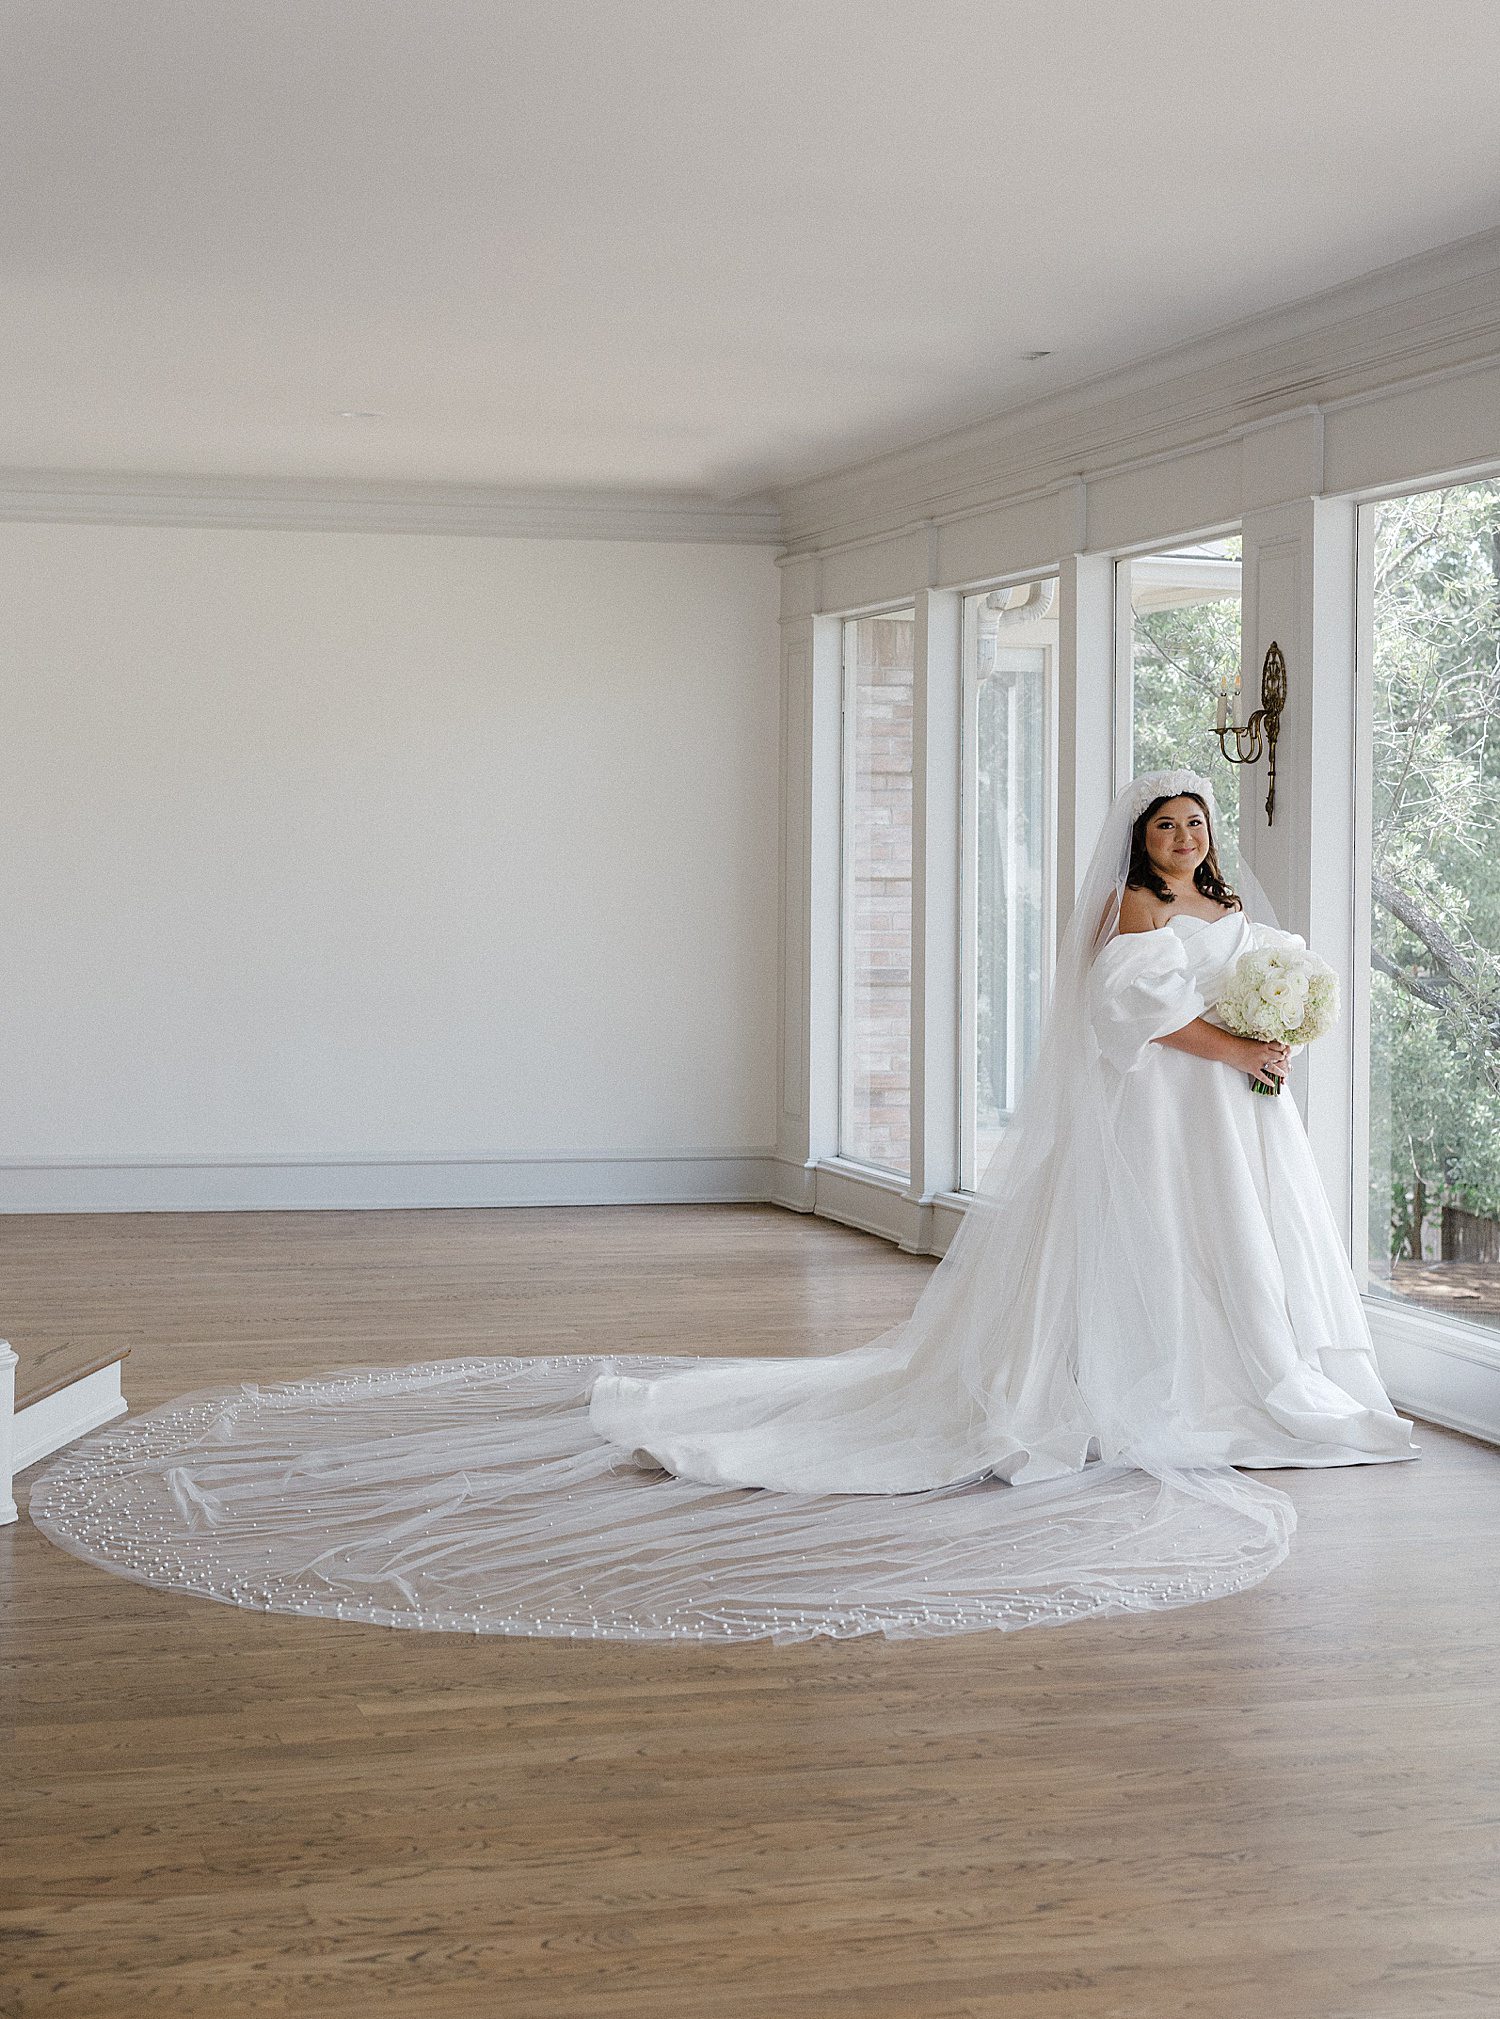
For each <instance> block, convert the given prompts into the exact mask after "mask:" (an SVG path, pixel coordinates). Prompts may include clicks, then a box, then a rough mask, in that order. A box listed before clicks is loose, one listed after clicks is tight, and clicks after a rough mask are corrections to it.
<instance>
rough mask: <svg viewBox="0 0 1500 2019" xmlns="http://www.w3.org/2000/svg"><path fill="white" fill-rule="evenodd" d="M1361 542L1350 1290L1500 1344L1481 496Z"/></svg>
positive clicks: (1498, 1113) (1497, 833)
mask: <svg viewBox="0 0 1500 2019" xmlns="http://www.w3.org/2000/svg"><path fill="white" fill-rule="evenodd" d="M1361 536H1362V539H1363V541H1364V543H1365V556H1366V559H1365V567H1364V570H1363V573H1364V578H1365V581H1366V583H1367V585H1368V586H1367V600H1366V605H1365V610H1364V613H1363V616H1364V621H1363V624H1362V653H1361V659H1362V665H1361V685H1362V688H1363V702H1364V706H1365V707H1366V708H1367V709H1368V711H1369V714H1368V718H1367V726H1368V729H1369V732H1370V736H1371V763H1370V783H1369V796H1368V800H1367V803H1366V804H1365V805H1364V807H1363V808H1362V809H1361V811H1362V815H1363V818H1364V819H1365V821H1366V823H1367V831H1366V836H1365V842H1366V847H1367V850H1368V857H1369V863H1370V964H1371V968H1372V973H1371V977H1370V1004H1369V1015H1370V1028H1369V1146H1370V1163H1369V1250H1368V1253H1369V1281H1370V1288H1371V1290H1373V1291H1375V1292H1377V1293H1379V1294H1383V1295H1386V1296H1389V1297H1393V1298H1397V1299H1400V1300H1402V1301H1404V1302H1406V1303H1408V1304H1414V1305H1418V1306H1422V1307H1425V1308H1426V1309H1429V1310H1432V1311H1440V1312H1443V1313H1444V1314H1445V1315H1449V1316H1452V1317H1456V1318H1464V1319H1468V1320H1470V1321H1472V1322H1475V1323H1477V1324H1480V1325H1484V1326H1488V1327H1490V1328H1493V1329H1496V1330H1500V482H1496V481H1491V482H1488V483H1476V484H1461V485H1457V486H1454V487H1451V488H1448V489H1445V490H1440V491H1427V492H1423V493H1422V494H1421V495H1419V496H1414V497H1405V498H1396V499H1391V500H1388V501H1387V502H1385V503H1383V504H1379V505H1373V506H1368V507H1366V509H1365V511H1364V513H1363V514H1362V518H1361Z"/></svg>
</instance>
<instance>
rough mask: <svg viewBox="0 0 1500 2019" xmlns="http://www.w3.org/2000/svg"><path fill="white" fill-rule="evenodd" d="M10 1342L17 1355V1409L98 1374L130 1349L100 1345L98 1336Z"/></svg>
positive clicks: (122, 1357) (43, 1400)
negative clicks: (30, 1343) (40, 1343)
mask: <svg viewBox="0 0 1500 2019" xmlns="http://www.w3.org/2000/svg"><path fill="white" fill-rule="evenodd" d="M10 1343H11V1345H12V1347H13V1348H14V1350H15V1353H16V1356H17V1364H16V1407H17V1409H26V1408H29V1407H30V1405H31V1404H32V1403H33V1402H45V1400H46V1399H47V1397H48V1396H49V1395H55V1394H56V1393H57V1391H58V1390H59V1389H60V1388H67V1387H68V1386H70V1384H71V1383H72V1382H74V1381H82V1380H83V1379H84V1377H85V1376H86V1375H89V1374H97V1373H98V1372H99V1369H100V1368H101V1367H112V1366H113V1365H114V1364H115V1362H116V1361H117V1360H123V1359H125V1357H126V1355H127V1354H128V1353H129V1352H130V1348H129V1347H128V1346H102V1345H101V1344H100V1343H99V1341H98V1340H97V1339H85V1340H78V1339H58V1340H55V1341H54V1342H53V1343H52V1344H51V1345H48V1346H32V1347H28V1346H26V1345H25V1344H24V1343H22V1344H17V1342H16V1341H15V1340H14V1339H12V1340H11V1342H10Z"/></svg>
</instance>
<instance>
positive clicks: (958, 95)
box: [0, 0, 1500, 498]
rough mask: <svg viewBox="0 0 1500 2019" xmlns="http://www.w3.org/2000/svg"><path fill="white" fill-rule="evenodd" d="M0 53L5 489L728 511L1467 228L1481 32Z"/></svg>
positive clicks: (940, 11)
mask: <svg viewBox="0 0 1500 2019" xmlns="http://www.w3.org/2000/svg"><path fill="white" fill-rule="evenodd" d="M0 37H3V48H0V178H3V181H0V187H3V189H4V191H5V195H4V200H3V203H0V273H3V276H4V280H3V287H0V344H3V349H4V358H5V369H4V372H3V375H0V465H5V466H9V467H11V468H22V469H27V468H29V469H55V470H72V471H84V470H87V471H102V472H115V473H122V474H125V473H128V474H140V473H146V472H171V473H181V474H193V475H203V474H226V475H239V476H246V477H256V478H276V479H297V478H327V479H339V480H350V479H353V480H360V481H367V482H372V483H373V482H381V483H393V482H395V483H399V482H421V483H460V484H467V485H474V484H493V485H501V486H510V487H526V486H544V487H585V486H587V487H598V486H603V487H622V488H624V487H629V488H632V489H635V490H642V489H644V490H663V491H665V490H673V491H682V490H686V491H702V492H706V493H709V494H710V495H712V496H715V497H719V498H732V497H737V496H742V495H748V494H752V493H755V492H759V491H762V490H764V489H767V488H771V487H775V486H779V485H782V484H785V483H787V482H791V481H795V480H796V479H798V478H801V477H805V476H810V475H814V474H818V473H821V472H824V471H827V470H830V469H833V468H836V467H839V466H841V465H845V464H848V463H851V462H854V461H857V460H859V459H861V458H863V457H866V456H869V455H871V454H874V453H876V452H878V451H880V450H883V449H887V448H892V447H896V446H899V445H901V444H904V443H907V442H911V441H914V440H918V439H921V438H923V437H925V436H928V435H931V434H934V433H936V432H938V431H940V430H943V429H947V428H951V427H954V426H957V425H959V424H960V423H962V422H964V421H966V420H970V419H977V418H980V417H983V416H987V415H990V414H994V413H996V412H998V411H1000V410H1002V409H1004V408H1006V407H1009V406H1012V405H1015V404H1017V403H1020V402H1024V401H1027V400H1030V399H1034V398H1037V397H1039V396H1042V395H1046V394H1051V393H1055V392H1056V391H1058V390H1059V389H1060V388H1062V387H1065V386H1067V385H1070V384H1073V383H1076V382H1078V381H1080V380H1083V379H1087V378H1091V377H1094V376H1096V375H1097V374H1099V373H1100V372H1103V371H1105V370H1108V369H1112V368H1114V367H1116V366H1119V365H1124V364H1128V363H1130V362H1132V361H1134V360H1137V359H1139V358H1141V357H1144V356H1147V355H1150V354H1151V353H1153V352H1155V351H1158V350H1160V349H1163V348H1165V347H1166V346H1168V345H1171V344H1175V343H1178V342H1182V341H1184V340H1187V339H1189V338H1192V337H1195V336H1199V335H1202V334H1205V333H1207V332H1209V331H1212V330H1215V329H1217V328H1220V327H1222V326H1224V325H1226V324H1229V323H1233V322H1236V321H1238V320H1240V319H1242V318H1243V317H1246V316H1248V315H1251V314H1254V313H1257V312H1258V311H1261V310H1264V309H1268V308H1271V307H1274V306H1276V305H1279V304H1282V303H1286V302H1290V301H1294V300H1297V299H1300V298H1301V297H1304V296H1306V295H1309V294H1313V293H1315V292H1318V291H1320V290H1322V289H1324V288H1327V287H1330V286H1333V285H1335V284H1337V283H1339V282H1342V281H1345V280H1349V279H1352V278H1354V277H1355V276H1358V275H1361V274H1364V273H1368V272H1370V271H1372V270H1373V269H1376V268H1379V267H1381V266H1384V265H1387V264H1389V263H1390V262H1392V261H1395V260H1398V259H1401V258H1404V257H1406V256H1408V255H1410V254H1413V253H1416V252H1420V251H1423V250H1426V249H1428V248H1430V247H1433V246H1437V245H1440V244H1444V243H1446V242H1448V241H1451V240H1454V239H1458V238H1461V237H1464V236H1467V235H1469V234H1471V233H1475V232H1479V231H1482V230H1485V229H1488V228H1491V227H1493V226H1494V225H1495V223H1496V221H1497V218H1500V96H1497V92H1496V88H1495V87H1496V78H1497V76H1500V7H1497V6H1496V5H1495V4H1494V0H1425V4H1422V5H1418V4H1416V0H1237V4H1236V5H1234V6H1232V7H1226V8H1218V7H1212V6H1209V5H1207V4H1205V0H1128V4H1123V5H1118V4H1112V0H0ZM1026 350H1050V351H1051V352H1052V353H1053V355H1052V356H1051V357H1050V358H1048V359H1045V360H1043V361H1041V362H1040V363H1031V364H1028V363H1024V362H1022V361H1021V359H1020V356H1019V353H1021V352H1022V351H1026ZM348 409H353V410H360V409H372V410H374V411H375V413H377V414H378V415H379V416H380V418H378V419H341V418H340V417H339V416H340V412H341V410H348Z"/></svg>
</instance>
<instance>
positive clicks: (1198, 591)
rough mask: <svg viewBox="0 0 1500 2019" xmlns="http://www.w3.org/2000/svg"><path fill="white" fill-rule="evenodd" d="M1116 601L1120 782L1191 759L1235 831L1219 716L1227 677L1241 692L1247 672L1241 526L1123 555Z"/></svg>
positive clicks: (1222, 824) (1232, 785)
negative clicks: (1158, 550)
mask: <svg viewBox="0 0 1500 2019" xmlns="http://www.w3.org/2000/svg"><path fill="white" fill-rule="evenodd" d="M1117 608H1118V610H1119V612H1120V618H1121V622H1120V626H1119V629H1120V661H1119V679H1118V682H1117V690H1116V691H1117V693H1118V695H1119V709H1120V719H1121V727H1122V732H1123V733H1122V735H1121V737H1120V745H1121V748H1120V773H1121V776H1120V780H1119V782H1120V783H1121V784H1123V783H1124V782H1125V779H1127V778H1129V777H1132V776H1133V775H1134V774H1135V773H1136V772H1140V771H1165V770H1168V769H1172V768H1174V767H1175V766H1177V765H1188V766H1190V767H1191V768H1192V769H1193V770H1194V771H1200V772H1202V773H1203V775H1204V776H1205V777H1206V778H1210V779H1212V781H1213V788H1214V797H1215V799H1216V800H1217V802H1218V807H1219V828H1220V831H1221V832H1222V833H1224V834H1226V835H1234V834H1236V833H1237V832H1238V826H1239V775H1238V771H1237V769H1236V767H1235V766H1234V765H1233V764H1231V763H1230V762H1229V761H1228V759H1227V758H1225V757H1224V755H1223V754H1222V752H1221V751H1220V749H1219V745H1218V740H1217V738H1216V737H1215V736H1214V734H1213V721H1214V709H1215V706H1216V704H1217V701H1218V697H1219V693H1220V688H1221V683H1227V686H1228V689H1229V693H1230V695H1231V697H1233V696H1234V694H1235V693H1236V690H1237V686H1238V682H1239V677H1240V542H1239V536H1238V535H1235V536H1234V537H1233V538H1226V539H1222V540H1204V541H1200V542H1199V543H1198V544H1196V545H1194V546H1188V547H1175V548H1173V549H1171V551H1169V552H1167V553H1162V554H1137V555H1135V556H1134V557H1133V558H1132V559H1130V560H1128V561H1121V562H1120V563H1119V595H1118V600H1117ZM1254 705H1256V704H1255V703H1253V702H1252V703H1248V704H1246V705H1245V706H1244V707H1242V708H1241V709H1240V710H1239V719H1240V720H1241V721H1243V720H1244V719H1245V716H1246V715H1247V714H1248V713H1249V710H1250V708H1251V707H1253V706H1254Z"/></svg>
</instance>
